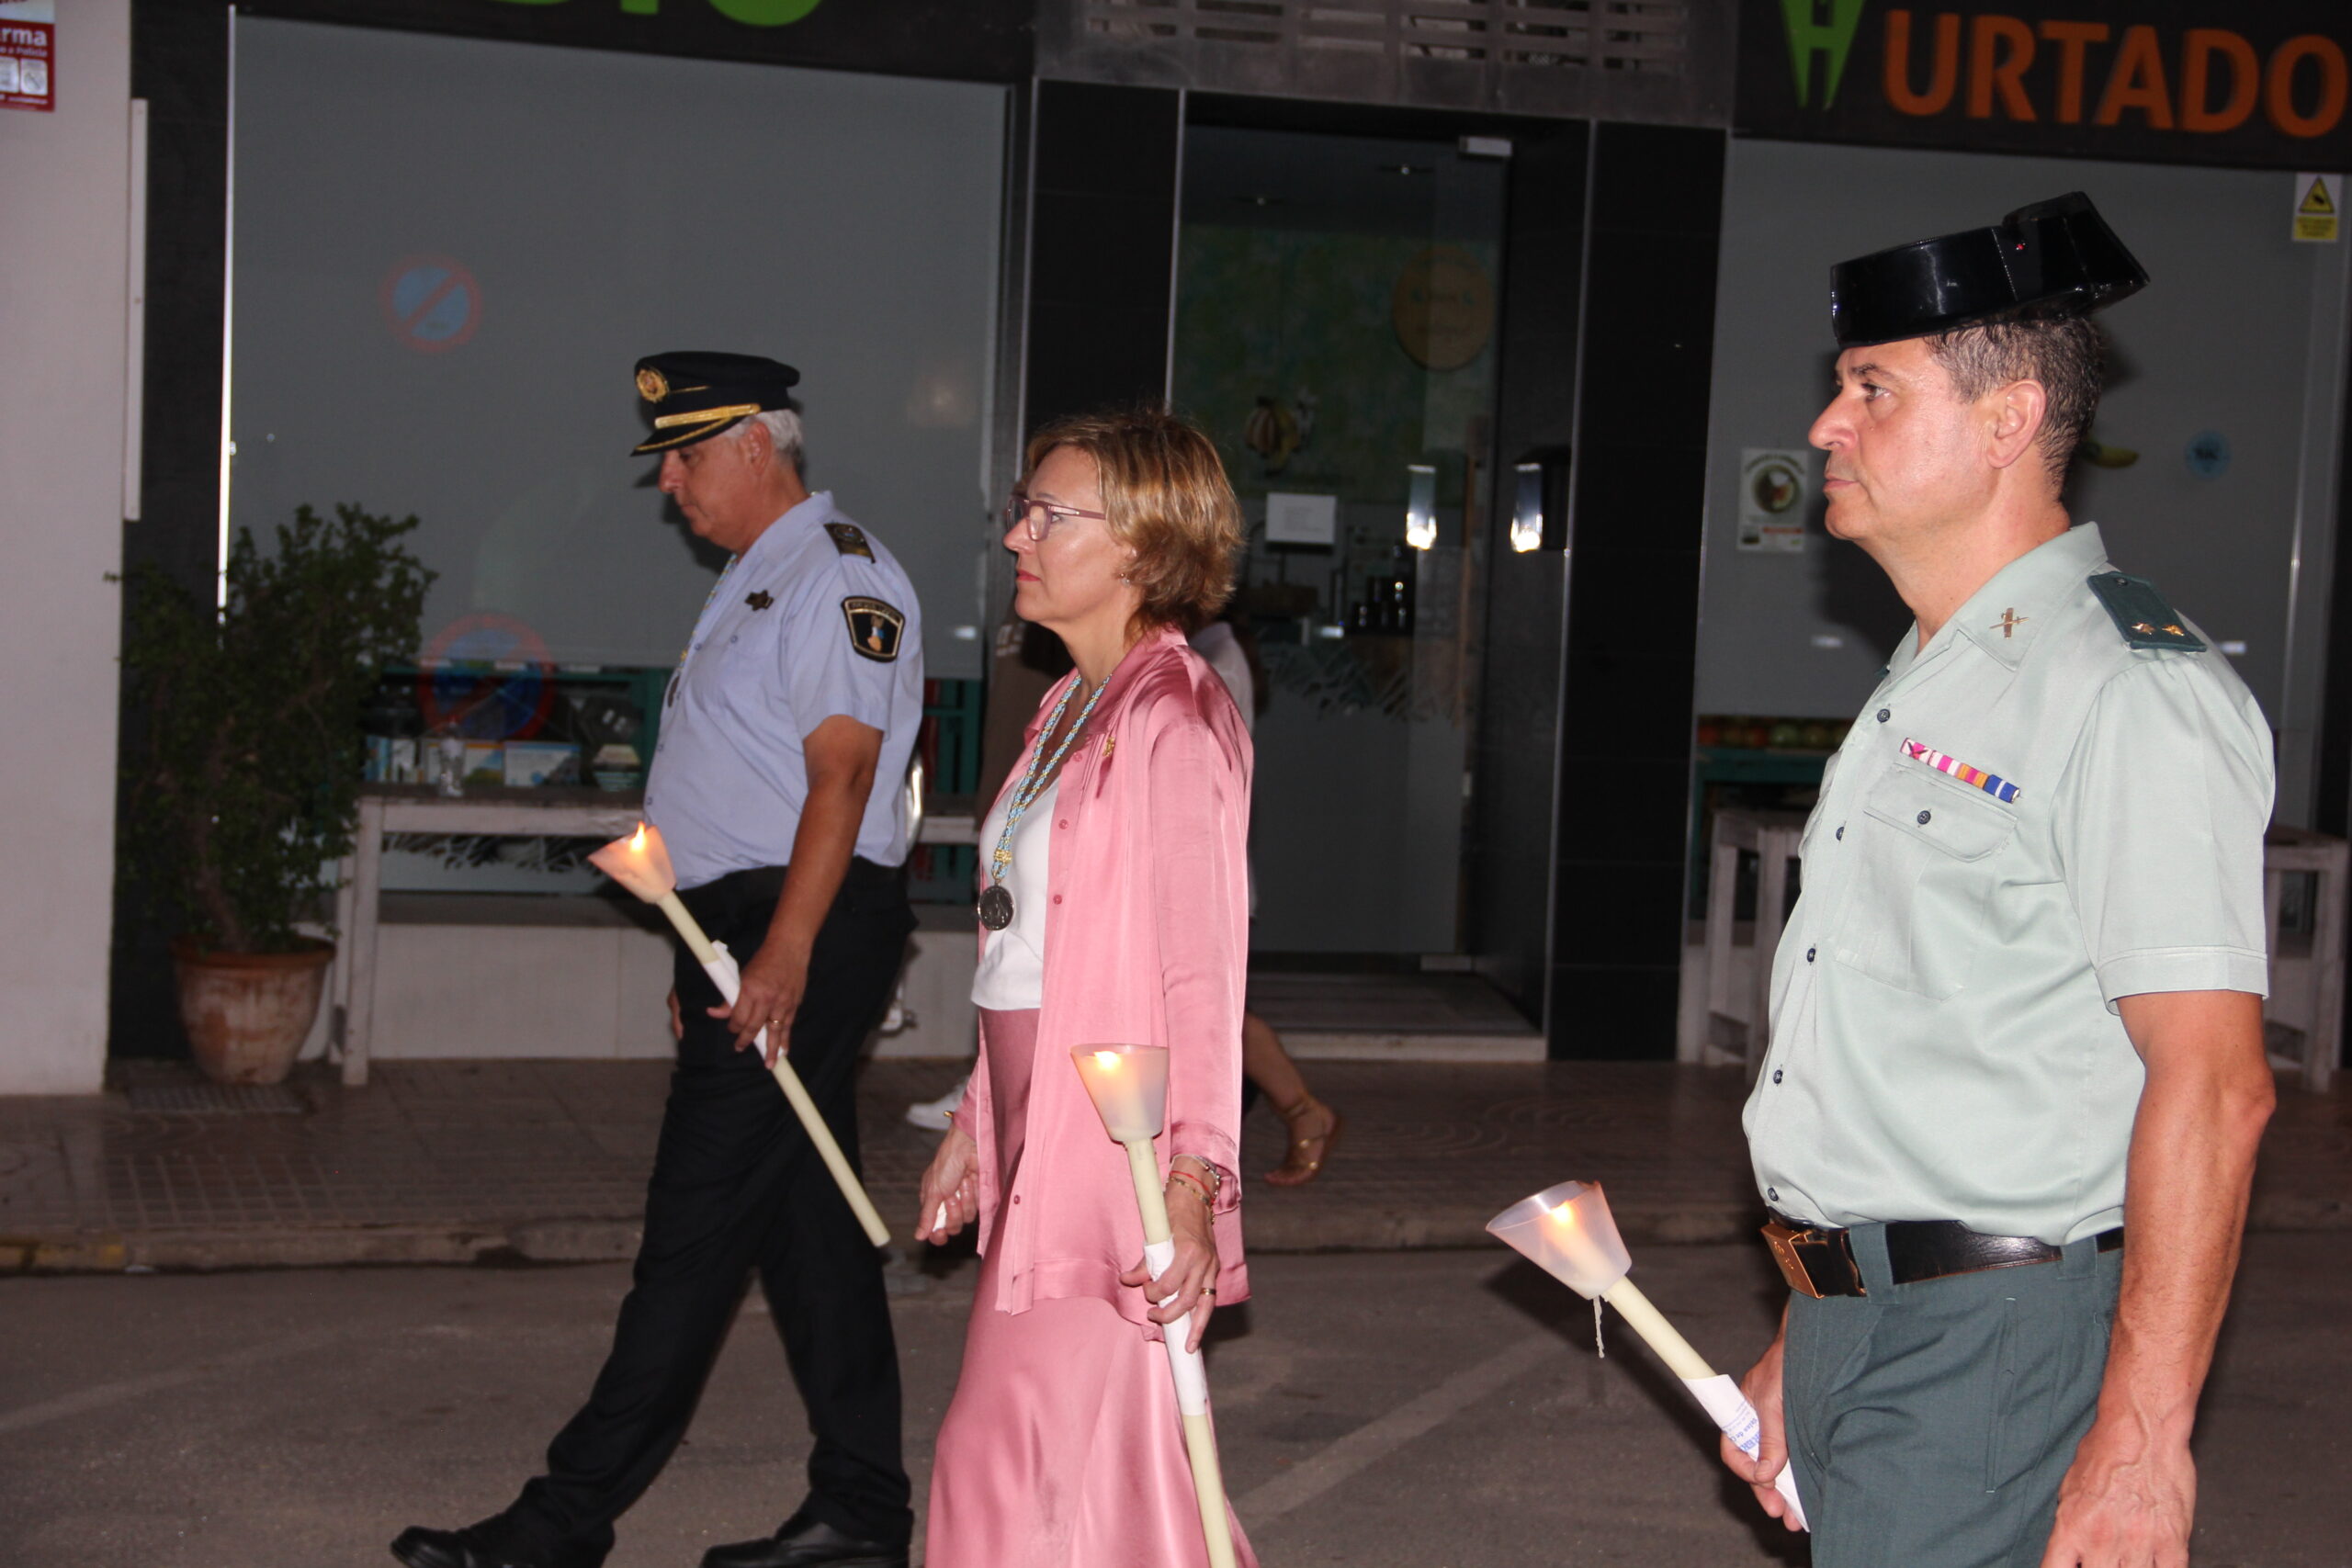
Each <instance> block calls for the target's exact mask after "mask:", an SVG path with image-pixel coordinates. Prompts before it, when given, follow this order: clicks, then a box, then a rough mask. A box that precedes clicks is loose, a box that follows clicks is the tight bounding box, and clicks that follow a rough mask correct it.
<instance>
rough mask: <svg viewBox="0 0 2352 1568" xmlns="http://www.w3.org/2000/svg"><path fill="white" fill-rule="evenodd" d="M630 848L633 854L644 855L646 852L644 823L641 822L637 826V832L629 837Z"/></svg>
mask: <svg viewBox="0 0 2352 1568" xmlns="http://www.w3.org/2000/svg"><path fill="white" fill-rule="evenodd" d="M628 847H629V850H630V852H632V853H635V854H643V853H644V852H645V824H644V823H642V822H639V824H638V825H637V831H636V832H634V833H632V834H630V835H629V840H628Z"/></svg>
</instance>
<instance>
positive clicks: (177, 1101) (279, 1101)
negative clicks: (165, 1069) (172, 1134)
mask: <svg viewBox="0 0 2352 1568" xmlns="http://www.w3.org/2000/svg"><path fill="white" fill-rule="evenodd" d="M127 1092H128V1094H129V1098H130V1109H131V1110H133V1111H148V1112H160V1113H163V1114H165V1115H174V1116H229V1115H280V1116H300V1115H301V1114H302V1113H303V1112H304V1111H308V1110H309V1109H310V1107H309V1106H307V1105H305V1104H304V1103H303V1102H302V1097H301V1096H300V1095H299V1094H296V1093H295V1092H294V1090H293V1089H291V1088H290V1087H288V1085H286V1084H282V1083H272V1084H219V1083H204V1082H201V1081H198V1080H194V1079H186V1078H160V1077H159V1078H147V1077H141V1078H138V1079H134V1080H133V1081H132V1082H131V1084H130V1088H129V1089H128V1091H127Z"/></svg>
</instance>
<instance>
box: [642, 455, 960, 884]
mask: <svg viewBox="0 0 2352 1568" xmlns="http://www.w3.org/2000/svg"><path fill="white" fill-rule="evenodd" d="M894 617H895V623H894ZM663 704H664V705H663V707H662V739H661V741H660V743H659V745H657V746H656V748H655V749H654V752H653V765H652V768H651V770H650V773H649V774H648V776H647V779H646V784H645V816H646V819H647V820H648V821H650V822H651V823H652V824H653V825H654V826H655V827H657V828H659V829H662V838H663V840H666V841H667V842H668V844H669V848H670V861H671V864H672V865H673V867H674V868H675V869H676V871H677V874H678V886H681V887H698V886H701V885H702V884H704V883H706V882H712V881H715V880H717V879H718V878H719V877H721V876H724V875H726V874H728V873H729V872H730V871H747V870H751V869H753V868H756V867H759V866H770V865H786V864H789V863H791V860H792V840H793V835H794V834H795V833H796V832H797V831H798V829H799V827H800V807H801V806H802V804H803V803H804V802H805V801H807V799H808V798H809V771H808V762H807V760H806V758H805V756H804V755H803V753H802V750H801V748H802V742H803V741H804V740H805V739H807V737H808V735H809V731H811V730H813V729H815V728H817V727H818V726H819V725H820V724H822V723H824V722H825V720H827V719H829V718H831V717H832V716H835V715H836V714H841V715H846V716H849V717H851V718H854V719H855V720H856V721H857V722H858V723H860V724H864V725H869V726H871V727H872V728H876V729H878V730H880V731H882V757H881V761H879V762H878V763H877V764H876V768H875V773H874V791H873V793H872V794H871V795H868V796H867V797H866V802H865V820H864V821H862V822H861V823H860V824H859V825H858V831H857V853H858V854H860V855H861V856H863V857H865V859H867V860H870V861H873V862H875V863H877V864H881V865H898V864H899V863H902V862H903V861H904V860H905V859H906V858H907V813H906V791H905V790H904V789H903V788H902V787H901V785H902V784H903V782H904V780H905V778H906V773H907V761H908V758H909V757H910V755H912V753H913V750H914V744H915V734H916V731H917V730H918V729H919V728H922V613H921V611H920V609H919V608H918V607H917V605H916V604H915V592H914V588H913V586H912V585H911V584H910V583H909V582H908V581H907V574H906V573H905V572H904V571H902V570H899V563H898V561H897V559H896V558H893V557H892V556H891V554H890V552H889V551H888V550H886V549H884V548H883V547H881V545H879V544H878V543H876V541H875V539H874V537H873V536H872V535H870V534H867V533H865V530H863V529H861V528H859V527H858V526H857V525H854V524H853V523H851V522H850V521H849V519H847V518H846V517H843V516H842V514H841V513H839V512H838V511H836V510H835V509H834V507H833V497H832V492H831V491H819V492H817V493H816V494H815V495H812V496H810V497H809V499H808V500H806V501H804V502H801V503H800V504H799V505H797V506H796V507H794V508H793V509H792V510H791V511H789V512H787V513H785V514H784V515H783V516H782V517H779V518H777V519H776V520H775V523H773V524H771V525H769V526H768V528H767V531H766V532H764V533H763V534H762V535H761V536H759V537H758V538H757V539H755V540H753V541H752V547H751V548H750V549H748V550H745V551H744V552H743V553H742V554H741V556H739V557H737V558H735V559H734V560H733V561H731V562H729V565H728V568H727V570H726V571H725V572H724V573H723V574H721V576H720V577H719V580H718V586H717V587H716V588H715V589H713V590H712V592H711V596H710V600H709V602H708V603H707V604H705V605H704V606H703V611H702V615H701V618H700V619H698V620H697V621H696V622H695V635H694V641H693V642H692V643H691V644H690V645H689V646H688V647H687V649H686V652H685V655H684V658H683V659H682V660H680V661H679V666H678V671H677V673H676V674H675V675H673V677H672V678H671V681H670V685H669V689H668V692H667V694H665V696H664V698H663Z"/></svg>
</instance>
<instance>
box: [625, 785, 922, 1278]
mask: <svg viewBox="0 0 2352 1568" xmlns="http://www.w3.org/2000/svg"><path fill="white" fill-rule="evenodd" d="M588 859H589V861H590V862H591V863H594V865H595V867H596V868H597V869H598V870H600V871H602V872H603V873H604V874H605V875H607V876H609V877H611V878H612V879H613V880H614V881H615V882H617V883H619V884H620V885H621V886H623V887H626V888H628V890H629V891H630V892H631V893H634V894H636V895H637V896H638V897H640V898H642V899H644V900H645V901H646V902H647V903H649V904H651V905H653V906H654V907H655V908H659V909H660V910H661V911H662V913H663V914H665V915H667V916H669V917H670V923H671V925H673V926H674V927H676V928H677V931H678V935H679V937H680V939H681V940H683V941H684V942H685V944H686V951H687V952H689V953H693V954H694V955H695V963H697V964H701V965H702V972H703V973H704V974H706V975H707V976H710V981H711V984H712V985H714V986H716V987H718V994H719V995H720V996H721V997H722V998H726V1001H727V1005H728V1006H729V1007H733V1006H734V1005H735V1000H736V998H738V997H740V996H741V995H742V991H743V973H742V970H741V968H740V967H739V966H738V965H737V964H736V962H735V955H734V954H733V953H729V952H728V951H727V944H726V943H725V942H713V941H711V940H710V938H709V936H708V935H707V934H706V933H705V932H704V931H703V929H702V922H701V921H699V920H697V919H695V918H694V915H693V913H692V912H691V911H690V910H688V909H687V908H686V907H685V905H684V903H682V902H680V901H679V898H678V877H677V874H676V873H675V872H674V871H673V870H672V869H671V868H670V850H669V846H668V845H666V844H664V843H663V842H662V829H659V828H656V827H655V826H653V824H651V823H650V822H640V823H639V824H638V825H637V831H636V832H634V833H632V834H630V835H629V836H628V838H626V839H615V840H613V841H612V842H611V843H609V844H606V845H605V847H604V848H603V849H601V850H598V851H596V852H594V854H591V855H590V856H589V857H588ZM767 1042H768V1032H767V1031H766V1030H765V1029H763V1030H761V1031H760V1032H759V1034H758V1036H757V1038H756V1039H755V1040H754V1041H753V1043H752V1049H754V1050H756V1051H760V1052H762V1053H763V1054H764V1053H765V1051H766V1050H767ZM768 1070H769V1072H771V1073H772V1074H774V1075H775V1081H776V1087H777V1088H779V1089H783V1090H784V1098H785V1099H786V1100H788V1101H789V1102H790V1103H791V1106H792V1110H793V1113H794V1114H795V1115H797V1116H798V1117H799V1118H800V1125H801V1128H802V1130H803V1131H805V1132H806V1133H807V1134H809V1143H811V1144H812V1145H815V1146H816V1150H817V1155H818V1157H819V1158H820V1159H822V1160H823V1161H824V1162H825V1168H826V1169H827V1170H830V1171H831V1172H832V1173H833V1183H834V1185H835V1186H837V1187H839V1188H840V1189H841V1190H842V1197H843V1198H845V1199H847V1200H848V1201H849V1206H850V1210H851V1212H852V1213H854V1214H856V1215H857V1223H858V1224H860V1225H861V1226H863V1227H864V1228H865V1238H866V1240H868V1241H870V1242H872V1243H873V1244H874V1245H875V1246H876V1247H887V1246H888V1245H889V1243H890V1228H889V1227H888V1225H886V1224H883V1223H882V1216H881V1214H880V1213H878V1212H877V1211H876V1209H875V1207H874V1200H873V1199H871V1198H869V1197H867V1196H866V1195H865V1184H864V1183H863V1182H861V1181H859V1180H858V1179H857V1172H856V1171H854V1170H852V1169H851V1168H850V1164H849V1156H847V1155H844V1154H842V1145H841V1143H840V1141H839V1140H837V1139H836V1138H835V1137H834V1136H833V1130H832V1129H831V1127H828V1126H826V1125H825V1118H824V1116H823V1115H822V1114H821V1113H820V1111H818V1110H817V1102H816V1101H815V1100H811V1099H809V1088H808V1086H807V1085H806V1084H803V1083H802V1082H801V1081H800V1074H799V1073H798V1072H797V1071H796V1070H795V1069H794V1067H793V1066H792V1058H791V1056H790V1055H789V1054H788V1053H787V1052H786V1050H785V1048H784V1044H783V1043H782V1042H778V1043H777V1049H776V1053H775V1061H774V1062H773V1063H771V1064H770V1065H769V1068H768Z"/></svg>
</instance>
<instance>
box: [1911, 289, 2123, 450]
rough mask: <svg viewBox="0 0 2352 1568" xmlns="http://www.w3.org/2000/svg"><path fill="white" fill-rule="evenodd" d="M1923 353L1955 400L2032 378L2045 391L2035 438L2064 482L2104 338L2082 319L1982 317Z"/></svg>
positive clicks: (2103, 356) (2083, 431) (2085, 426)
mask: <svg viewBox="0 0 2352 1568" xmlns="http://www.w3.org/2000/svg"><path fill="white" fill-rule="evenodd" d="M1928 354H1929V355H1931V356H1933V358H1934V359H1935V362H1936V363H1937V364H1938V365H1940V366H1941V367H1943V371H1944V374H1945V375H1947V376H1949V377H1951V389H1952V391H1953V392H1954V393H1955V394H1956V395H1957V396H1958V397H1959V398H1960V400H1962V402H1974V401H1975V400H1977V399H1978V398H1981V397H1983V396H1984V395H1985V393H1987V392H1990V391H1995V390H1997V389H2000V388H2002V387H2006V386H2008V385H2010V384H2011V383H2013V382H2017V381H2039V382H2040V383H2041V389H2042V391H2043V392H2044V393H2045V394H2047V398H2048V400H2047V402H2046V404H2045V408H2046V410H2047V412H2044V413H2043V415H2042V417H2041V434H2039V435H2037V436H2036V437H2035V438H2034V440H2035V444H2036V445H2037V446H2040V447H2041V461H2042V466H2043V467H2044V468H2047V469H2049V471H2050V479H2051V482H2052V484H2053V485H2056V486H2063V485H2064V483H2065V479H2066V469H2067V467H2068V466H2069V465H2070V464H2071V463H2073V461H2074V459H2075V452H2076V450H2077V449H2079V448H2080V447H2081V446H2082V444H2083V441H2084V438H2085V437H2086V436H2088V435H2089V434H2090V429H2091V420H2092V419H2093V418H2094V417H2095V416H2096V415H2097V414H2098V394H2099V389H2100V387H2101V386H2102V385H2103V384H2104V382H2105V380H2106V378H2107V353H2106V344H2105V340H2104V339H2102V338H2101V336H2100V335H2099V330H2098V325H2097V324H2096V323H2095V322H2093V321H2091V320H2090V318H2088V317H2087V316H2069V317H2065V318H2064V319H2061V320H2058V321H1985V322H1982V323H1980V324H1978V325H1976V326H1972V327H1960V328H1957V329H1955V330H1954V331H1951V332H1948V333H1939V334H1938V335H1936V336H1934V337H1931V338H1929V339H1928Z"/></svg>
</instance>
